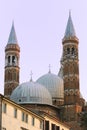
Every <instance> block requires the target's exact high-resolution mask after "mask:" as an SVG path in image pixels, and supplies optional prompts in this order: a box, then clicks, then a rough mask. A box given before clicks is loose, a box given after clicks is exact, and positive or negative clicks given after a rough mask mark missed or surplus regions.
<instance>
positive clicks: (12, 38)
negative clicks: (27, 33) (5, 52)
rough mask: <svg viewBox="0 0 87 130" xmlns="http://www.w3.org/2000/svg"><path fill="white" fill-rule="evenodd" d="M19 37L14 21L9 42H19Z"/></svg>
mask: <svg viewBox="0 0 87 130" xmlns="http://www.w3.org/2000/svg"><path fill="white" fill-rule="evenodd" d="M17 43H18V41H17V37H16V32H15V28H14V23H12V27H11V32H10V35H9V38H8V44H17Z"/></svg>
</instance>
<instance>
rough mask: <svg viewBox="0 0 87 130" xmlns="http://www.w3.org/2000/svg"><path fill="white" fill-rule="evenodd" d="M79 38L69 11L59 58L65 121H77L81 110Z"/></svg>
mask: <svg viewBox="0 0 87 130" xmlns="http://www.w3.org/2000/svg"><path fill="white" fill-rule="evenodd" d="M78 44H79V40H78V38H77V37H76V33H75V29H74V26H73V22H72V18H71V13H70V12H69V18H68V22H67V26H66V30H65V35H64V38H63V40H62V45H63V55H62V59H61V64H62V69H63V82H64V113H63V119H64V120H65V121H68V122H71V121H77V120H78V113H79V112H81V111H82V106H81V104H80V88H79V58H78Z"/></svg>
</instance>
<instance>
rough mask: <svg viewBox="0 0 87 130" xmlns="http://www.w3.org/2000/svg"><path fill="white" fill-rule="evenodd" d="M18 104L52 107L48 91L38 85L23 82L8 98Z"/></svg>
mask: <svg viewBox="0 0 87 130" xmlns="http://www.w3.org/2000/svg"><path fill="white" fill-rule="evenodd" d="M10 99H11V100H13V101H14V102H16V103H18V104H29V103H34V104H49V105H52V97H51V95H50V93H49V91H48V90H47V89H46V88H45V87H44V86H43V85H40V84H39V83H35V82H33V81H31V82H25V83H22V84H21V85H19V86H18V87H17V88H16V89H15V90H14V91H13V92H12V95H11V97H10Z"/></svg>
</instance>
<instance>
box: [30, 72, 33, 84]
mask: <svg viewBox="0 0 87 130" xmlns="http://www.w3.org/2000/svg"><path fill="white" fill-rule="evenodd" d="M32 75H33V73H32V71H31V73H30V76H31V79H30V81H31V82H32Z"/></svg>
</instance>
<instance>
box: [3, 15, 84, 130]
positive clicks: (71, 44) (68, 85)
mask: <svg viewBox="0 0 87 130" xmlns="http://www.w3.org/2000/svg"><path fill="white" fill-rule="evenodd" d="M61 44H62V57H61V59H60V70H59V72H58V75H56V74H53V73H51V70H50V69H49V72H48V73H47V74H43V75H42V76H41V77H39V78H38V79H37V80H36V81H35V82H34V81H33V80H32V77H31V79H30V81H27V82H23V83H22V84H20V83H19V77H20V66H19V59H20V46H19V44H18V41H17V36H16V32H15V27H14V23H13V24H12V28H11V32H10V35H9V38H8V42H7V45H6V47H5V71H4V96H3V97H4V98H5V100H8V101H9V102H12V103H14V104H16V108H17V107H18V106H19V107H21V108H23V109H26V110H27V112H28V111H31V112H32V113H34V114H36V115H38V116H40V119H41V120H43V119H42V118H41V117H43V115H45V116H47V117H49V119H48V120H46V121H45V124H44V127H43V128H42V127H41V128H42V129H43V130H69V129H72V130H77V129H79V130H82V128H81V127H80V125H79V124H80V116H79V115H80V114H81V113H82V112H83V111H86V105H85V104H86V101H85V99H84V98H83V97H82V95H81V92H80V85H79V56H78V55H79V49H78V46H79V39H78V37H77V36H76V33H75V28H74V25H73V21H72V17H71V13H69V18H68V21H67V26H66V30H65V34H64V37H63V39H62V41H61ZM19 107H18V108H19ZM52 119H53V120H56V121H57V120H58V121H60V122H61V123H60V124H62V125H64V127H63V128H60V127H59V126H56V127H55V125H52V127H51V126H50V124H49V121H50V120H52ZM26 121H27V118H26ZM21 129H22V130H28V128H24V129H23V127H21ZM32 129H33V130H34V128H32Z"/></svg>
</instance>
